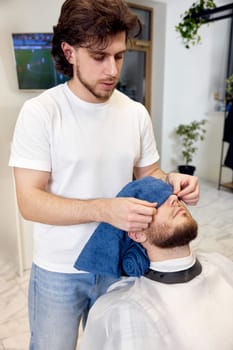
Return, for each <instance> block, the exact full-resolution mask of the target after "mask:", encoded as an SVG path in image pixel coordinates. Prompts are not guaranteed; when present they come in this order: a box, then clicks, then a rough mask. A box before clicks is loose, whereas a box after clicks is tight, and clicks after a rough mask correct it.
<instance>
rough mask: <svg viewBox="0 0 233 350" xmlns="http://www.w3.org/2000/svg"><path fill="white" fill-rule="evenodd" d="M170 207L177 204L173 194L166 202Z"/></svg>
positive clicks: (175, 196) (176, 198)
mask: <svg viewBox="0 0 233 350" xmlns="http://www.w3.org/2000/svg"><path fill="white" fill-rule="evenodd" d="M168 202H169V204H170V206H174V205H175V204H176V203H177V202H178V197H177V195H175V194H171V195H170V197H169V200H168Z"/></svg>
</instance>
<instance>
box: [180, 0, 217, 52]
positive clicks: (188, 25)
mask: <svg viewBox="0 0 233 350" xmlns="http://www.w3.org/2000/svg"><path fill="white" fill-rule="evenodd" d="M215 7H216V4H215V2H214V0H199V1H197V2H195V3H193V4H192V6H191V7H190V8H189V9H188V10H187V11H185V12H184V14H183V15H181V21H180V23H178V25H177V26H176V27H175V29H176V31H177V32H178V33H179V34H180V35H181V37H182V39H183V43H184V45H185V47H186V48H187V49H189V48H190V44H191V45H196V44H199V43H200V42H201V37H200V34H199V32H198V31H199V29H200V27H201V26H202V25H203V24H205V23H206V22H207V20H206V19H204V18H202V17H199V16H198V15H199V14H200V13H202V11H204V10H208V9H209V10H210V9H214V8H215Z"/></svg>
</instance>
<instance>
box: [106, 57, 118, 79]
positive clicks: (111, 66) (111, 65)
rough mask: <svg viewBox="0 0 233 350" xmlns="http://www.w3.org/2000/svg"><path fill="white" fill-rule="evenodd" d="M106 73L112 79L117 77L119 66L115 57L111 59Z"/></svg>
mask: <svg viewBox="0 0 233 350" xmlns="http://www.w3.org/2000/svg"><path fill="white" fill-rule="evenodd" d="M106 72H107V74H108V75H111V76H112V77H115V76H117V74H118V69H117V64H116V60H115V58H114V57H109V59H108V62H107V68H106Z"/></svg>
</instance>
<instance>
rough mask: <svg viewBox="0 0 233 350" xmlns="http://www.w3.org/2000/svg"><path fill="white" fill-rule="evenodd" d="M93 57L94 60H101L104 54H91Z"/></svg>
mask: <svg viewBox="0 0 233 350" xmlns="http://www.w3.org/2000/svg"><path fill="white" fill-rule="evenodd" d="M92 57H93V58H94V60H96V61H103V60H104V56H103V55H94V56H92Z"/></svg>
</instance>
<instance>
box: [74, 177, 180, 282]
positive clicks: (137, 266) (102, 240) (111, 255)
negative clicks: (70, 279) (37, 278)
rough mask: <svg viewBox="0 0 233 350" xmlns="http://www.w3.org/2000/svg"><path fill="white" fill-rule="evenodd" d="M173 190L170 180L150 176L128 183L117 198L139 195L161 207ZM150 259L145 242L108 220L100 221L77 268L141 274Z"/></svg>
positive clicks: (107, 272) (107, 273)
mask: <svg viewBox="0 0 233 350" xmlns="http://www.w3.org/2000/svg"><path fill="white" fill-rule="evenodd" d="M172 193H173V188H172V186H171V185H168V184H167V183H166V182H164V181H162V180H160V179H155V178H154V177H152V176H147V177H144V178H142V179H139V180H135V181H132V182H130V183H129V184H127V185H126V186H125V187H124V188H123V189H122V190H121V191H120V192H119V193H118V195H117V197H135V198H137V199H142V200H146V201H148V202H151V203H153V202H157V203H158V207H159V206H160V205H161V204H162V203H164V202H165V201H166V200H167V198H168V197H169V196H170V195H171V194H172ZM149 263H150V262H149V259H148V256H147V254H146V251H145V249H144V248H143V247H142V246H141V244H139V243H136V242H134V241H133V240H131V239H130V238H129V236H128V233H127V232H126V231H123V230H120V229H118V228H116V227H114V226H112V225H110V224H108V223H100V224H99V225H98V226H97V228H96V229H95V231H94V233H93V234H92V236H91V237H90V239H89V241H88V242H87V244H86V245H85V247H84V248H83V250H82V252H81V254H80V255H79V257H78V258H77V260H76V261H75V264H74V267H75V268H76V269H78V270H84V271H87V272H92V273H95V274H101V275H110V276H114V277H117V278H118V277H120V276H141V275H143V274H144V272H145V271H146V270H147V269H148V267H149Z"/></svg>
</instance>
